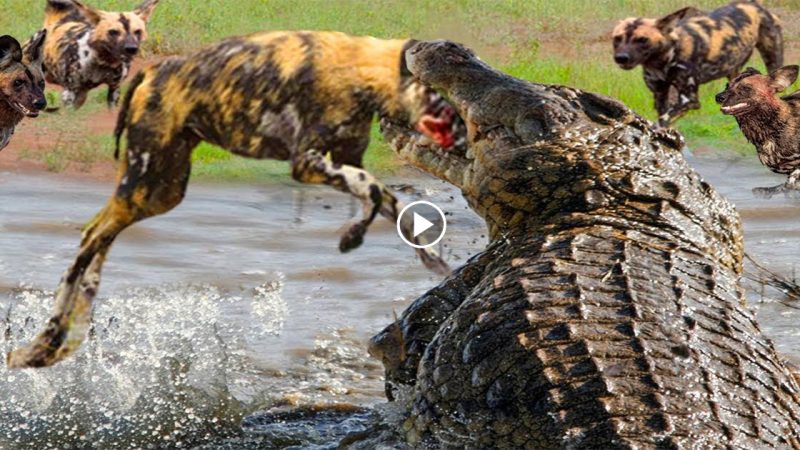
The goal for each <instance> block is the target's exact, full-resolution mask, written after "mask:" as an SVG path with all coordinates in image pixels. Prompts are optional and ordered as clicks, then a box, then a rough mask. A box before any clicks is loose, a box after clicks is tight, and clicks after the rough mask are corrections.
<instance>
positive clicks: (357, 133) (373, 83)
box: [9, 31, 454, 367]
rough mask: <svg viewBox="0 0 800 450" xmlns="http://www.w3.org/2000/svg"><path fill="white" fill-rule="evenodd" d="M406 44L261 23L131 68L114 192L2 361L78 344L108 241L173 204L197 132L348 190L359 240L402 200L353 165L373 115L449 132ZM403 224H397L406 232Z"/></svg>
mask: <svg viewBox="0 0 800 450" xmlns="http://www.w3.org/2000/svg"><path fill="white" fill-rule="evenodd" d="M412 43H413V41H407V40H381V39H375V38H370V37H353V36H348V35H346V34H342V33H335V32H280V31H275V32H263V33H257V34H252V35H249V36H244V37H237V38H231V39H227V40H225V41H223V42H221V43H219V44H217V45H214V46H211V47H209V48H206V49H204V50H200V51H199V52H197V53H195V54H193V55H190V56H186V57H173V58H169V59H166V60H164V61H162V62H160V63H158V64H156V65H154V66H151V67H149V68H147V69H144V70H143V71H142V72H140V73H139V74H138V75H137V76H136V77H135V78H134V80H133V82H132V86H131V88H130V90H129V92H128V94H127V95H126V97H125V100H124V101H123V104H122V109H121V111H120V115H119V124H118V126H117V129H116V135H117V137H118V139H119V138H120V137H121V136H122V135H123V134H124V131H125V130H127V149H126V151H124V152H122V153H121V154H120V157H121V158H122V163H121V164H120V168H119V174H118V186H117V189H116V192H115V193H114V195H113V197H112V198H111V199H110V201H109V202H108V204H107V205H106V207H105V208H104V209H103V210H102V211H101V212H100V213H99V214H98V215H97V216H96V217H95V218H94V219H93V220H92V221H91V223H90V224H89V225H88V226H87V227H86V229H85V231H84V234H83V240H82V243H81V249H80V253H79V254H78V256H77V258H76V260H75V263H74V264H73V265H72V267H70V268H69V269H68V270H67V272H66V273H65V275H64V278H63V279H62V283H61V286H60V287H59V289H58V294H57V299H56V310H55V314H54V316H53V317H52V319H51V320H50V322H49V325H48V327H47V329H46V330H45V331H44V332H43V333H42V334H41V335H39V336H38V337H37V338H36V340H35V341H34V342H33V343H32V344H31V345H30V346H28V347H27V348H24V349H20V350H17V351H15V352H13V353H11V354H10V355H9V365H10V366H11V367H29V366H43V365H50V364H53V363H55V362H57V361H59V360H60V359H62V358H64V357H65V356H67V355H68V354H70V353H71V352H72V351H74V350H75V349H76V348H77V347H78V345H80V342H81V341H82V340H83V338H84V335H85V331H86V327H87V325H88V318H89V312H90V310H91V303H92V300H93V298H94V296H95V294H96V292H97V288H98V284H99V282H100V269H101V267H102V264H103V261H104V260H105V257H106V254H107V252H108V250H109V248H110V247H111V244H112V242H113V241H114V239H115V238H116V237H117V236H118V235H119V233H121V232H122V231H123V230H124V229H126V228H127V227H128V226H130V225H131V224H133V223H134V222H137V221H139V220H142V219H145V218H147V217H150V216H154V215H157V214H163V213H165V212H167V211H169V210H170V209H172V208H174V207H175V206H177V205H178V204H179V203H180V202H181V200H182V199H183V196H184V193H185V191H186V186H187V183H188V181H189V173H190V169H191V154H192V150H193V149H194V148H195V146H197V145H198V144H199V143H200V142H201V141H206V142H209V143H212V144H215V145H217V146H219V147H222V148H225V149H227V150H229V151H231V152H233V153H236V154H238V155H242V156H246V157H250V158H258V159H263V158H269V159H278V160H287V161H290V162H291V168H292V176H293V177H294V178H295V179H296V180H298V181H301V182H304V183H320V184H327V185H330V186H333V187H334V188H336V189H339V190H341V191H344V192H347V193H349V194H351V195H353V196H355V197H356V198H358V199H359V200H360V201H361V202H362V204H363V214H364V217H363V220H361V221H360V222H358V223H356V224H355V225H353V226H352V227H350V229H349V230H348V231H347V232H346V233H345V234H344V235H343V236H342V239H341V242H340V249H341V250H342V251H348V250H351V249H354V248H356V247H358V246H359V245H360V244H361V243H362V240H363V237H364V234H365V233H366V231H367V227H368V226H369V225H370V224H371V223H372V221H373V219H374V218H375V217H376V216H377V215H378V214H381V215H383V216H384V217H386V218H388V219H389V220H391V221H392V222H395V221H396V220H397V219H398V214H399V212H400V211H401V209H402V206H401V205H400V204H399V202H398V200H397V199H396V198H395V196H394V195H393V194H392V192H391V191H389V190H388V189H387V188H386V187H385V186H384V185H383V184H382V183H381V182H379V181H378V180H377V179H375V177H373V176H372V175H371V174H369V173H368V172H367V171H365V170H363V169H362V168H361V166H362V157H363V155H364V152H365V150H366V149H367V144H368V143H369V136H370V125H371V123H372V120H373V118H374V117H375V115H376V114H377V115H379V116H380V117H387V118H391V119H392V120H394V121H402V122H405V123H406V124H408V125H410V126H414V125H416V126H417V127H418V129H421V131H423V132H425V133H426V134H427V135H428V136H430V137H431V138H432V139H433V140H434V141H435V142H437V143H438V144H440V145H445V146H446V145H448V144H452V143H453V141H454V139H453V137H452V136H450V135H448V134H447V133H445V135H442V131H443V130H445V128H446V127H445V126H444V125H446V124H447V123H448V122H447V121H448V120H449V118H452V117H453V116H454V113H453V109H452V107H450V106H449V105H446V106H447V107H441V106H442V103H445V102H444V101H443V100H442V99H441V97H440V96H438V94H436V93H435V91H433V90H431V89H429V88H427V87H425V86H423V85H422V84H420V83H419V82H417V81H415V80H414V79H413V78H412V77H411V76H410V74H409V73H408V72H407V71H406V70H405V63H404V59H403V55H404V53H403V50H404V49H405V48H407V47H408V46H409V45H411V44H412ZM445 104H446V103H445ZM432 111H435V112H436V113H435V115H434V117H431V112H432ZM432 123H433V124H435V125H436V126H435V130H433V131H431V130H430V129H429V128H430V127H431V124H432ZM412 225H413V224H411V223H405V222H404V223H403V224H402V226H404V227H406V228H408V229H409V230H410V229H411V228H412ZM412 234H413V233H411V232H409V234H408V235H412ZM417 253H418V255H419V256H420V257H421V258H422V260H423V262H424V263H425V265H426V266H427V267H429V268H430V269H432V270H435V271H437V272H440V273H446V272H447V271H448V268H447V265H446V264H445V263H444V261H443V260H442V259H441V258H440V257H439V256H438V255H436V253H435V252H434V251H432V250H427V249H419V250H417Z"/></svg>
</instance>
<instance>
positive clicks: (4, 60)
mask: <svg viewBox="0 0 800 450" xmlns="http://www.w3.org/2000/svg"><path fill="white" fill-rule="evenodd" d="M46 33H47V32H46V31H40V32H38V33H36V35H35V36H34V37H33V38H32V39H31V41H30V45H28V46H27V47H26V48H25V50H24V51H23V49H22V47H21V46H20V44H19V42H18V41H17V40H16V39H14V38H13V37H11V36H2V37H0V150H3V149H4V148H5V147H6V146H7V145H8V143H9V141H11V136H12V135H13V134H14V128H15V127H16V126H17V124H19V123H20V122H21V121H22V119H23V118H24V117H37V116H38V115H39V111H41V110H43V109H44V108H45V107H46V106H47V100H46V99H45V97H44V74H43V73H42V44H43V43H44V39H45V34H46Z"/></svg>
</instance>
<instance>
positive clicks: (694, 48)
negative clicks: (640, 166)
mask: <svg viewBox="0 0 800 450" xmlns="http://www.w3.org/2000/svg"><path fill="white" fill-rule="evenodd" d="M613 41H614V61H616V63H617V64H618V65H619V66H620V67H622V68H623V69H625V70H630V69H633V68H634V67H636V66H637V65H640V64H641V65H642V67H643V68H644V80H645V83H646V84H647V87H648V88H649V89H650V90H651V91H652V92H653V94H654V95H655V107H656V111H658V116H659V117H658V123H659V125H661V126H669V125H670V124H671V123H672V122H673V121H675V120H676V119H678V118H679V117H680V116H682V115H683V114H685V113H686V112H687V111H689V110H690V109H699V108H700V101H699V99H698V95H697V90H698V87H699V86H700V85H701V84H703V83H706V82H709V81H712V80H716V79H718V78H722V77H728V79H732V78H733V77H734V76H736V75H737V74H738V73H739V71H740V70H741V69H742V67H743V66H744V64H745V63H746V62H747V60H748V59H750V55H751V54H752V53H753V49H758V52H759V53H760V54H761V57H762V58H763V59H764V63H765V64H766V65H767V68H768V69H769V70H770V71H772V70H775V69H777V68H778V67H781V66H782V65H783V37H782V34H781V26H780V23H779V21H778V18H777V17H776V16H775V15H773V14H772V13H770V12H769V11H767V10H766V8H764V7H763V6H762V5H761V3H760V2H759V1H747V0H737V1H734V2H731V3H730V4H728V5H726V6H723V7H721V8H719V9H715V10H714V11H711V12H709V13H704V12H702V11H699V10H697V9H695V8H691V7H690V8H683V9H681V10H679V11H676V12H674V13H672V14H669V15H667V16H665V17H662V18H660V19H644V18H634V17H631V18H627V19H625V20H623V21H621V22H620V23H619V24H618V25H617V27H616V28H614V32H613Z"/></svg>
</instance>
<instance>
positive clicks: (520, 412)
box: [370, 41, 800, 449]
mask: <svg viewBox="0 0 800 450" xmlns="http://www.w3.org/2000/svg"><path fill="white" fill-rule="evenodd" d="M406 57H407V64H408V68H409V69H410V71H411V73H412V74H413V75H414V76H415V77H416V78H417V79H419V80H420V81H421V82H423V83H424V84H426V85H429V86H431V87H433V88H435V89H437V90H438V91H439V92H440V93H442V94H443V95H444V96H445V97H446V98H448V99H449V101H450V103H451V104H452V105H454V106H455V108H456V110H457V112H458V114H459V115H460V116H461V118H462V119H463V120H464V121H465V122H466V126H467V134H468V142H467V146H466V149H465V150H463V151H453V150H451V151H448V150H445V149H443V148H441V147H438V146H436V145H435V144H434V143H432V142H431V141H430V140H428V139H425V138H424V137H423V136H421V135H419V134H418V133H416V132H414V130H410V129H408V128H407V127H405V126H401V125H400V124H395V123H392V122H390V121H388V120H384V121H383V123H382V128H383V132H384V134H385V136H386V137H387V139H388V140H389V141H390V142H391V145H392V147H393V148H394V149H395V151H397V152H398V153H399V155H401V156H402V157H403V158H404V159H405V160H406V161H408V162H410V163H411V164H412V165H414V166H416V167H418V168H420V169H422V170H424V171H427V172H428V173H430V174H432V175H435V176H438V177H440V178H442V179H444V180H446V181H448V182H450V183H452V184H453V185H455V186H457V187H458V188H460V189H461V190H462V193H463V195H464V196H465V198H466V200H467V202H468V203H469V205H470V206H471V208H472V209H473V210H474V211H475V212H476V213H477V214H478V215H480V216H481V217H482V218H483V219H484V220H485V222H486V224H487V227H488V230H489V244H488V246H487V248H486V249H485V250H484V251H483V252H482V253H479V254H478V255H476V256H474V257H473V258H472V259H471V260H469V261H468V262H467V263H466V264H465V265H464V266H463V267H461V268H460V269H458V270H456V271H455V272H454V273H453V274H451V275H450V276H449V277H448V278H446V279H445V280H444V281H443V282H442V283H441V284H440V285H439V286H437V287H435V288H433V289H432V290H430V291H429V292H428V293H426V294H425V295H423V296H422V297H420V298H419V299H417V300H416V301H415V302H414V303H413V304H412V305H411V306H410V307H409V308H408V309H407V310H406V311H404V312H403V314H402V315H401V316H400V317H399V318H398V319H396V320H395V322H394V323H392V324H391V325H389V326H388V327H387V328H386V329H384V330H383V331H382V332H381V333H379V334H378V335H376V336H375V337H374V338H373V339H372V341H371V343H370V352H371V354H372V355H373V356H375V357H377V358H379V359H382V361H383V364H384V367H385V369H386V384H387V394H388V395H389V396H390V400H391V397H397V398H398V401H401V400H402V401H403V402H404V403H402V404H401V405H403V406H405V409H404V410H405V411H407V417H406V418H405V421H404V422H403V423H402V426H400V427H398V429H399V433H400V434H402V438H403V439H404V440H405V441H406V442H407V443H408V444H410V445H411V446H412V447H416V448H431V449H439V448H441V449H462V448H468V449H488V448H493V449H512V448H514V449H516V448H521V449H523V448H524V449H683V448H692V449H709V448H725V449H734V448H736V449H756V448H758V449H762V448H800V387H798V383H797V381H796V380H795V378H794V374H793V373H792V371H791V370H790V369H789V368H788V367H787V365H786V363H785V362H784V360H783V359H782V358H781V357H780V356H779V355H778V354H777V352H776V350H775V348H774V346H773V343H772V342H771V341H770V340H769V339H768V338H766V337H765V336H764V335H763V334H762V333H761V331H760V329H759V325H758V323H757V322H756V319H755V317H754V314H753V312H752V311H751V310H750V309H749V308H748V306H747V305H746V302H745V298H744V290H743V288H742V287H741V285H740V278H741V276H742V266H743V256H744V245H743V237H742V226H741V221H740V218H739V216H738V214H737V212H736V210H735V209H734V207H733V205H732V204H731V203H729V202H728V201H727V200H725V199H724V198H723V197H722V196H720V195H719V194H718V193H717V192H716V190H715V189H714V188H713V187H712V186H711V185H709V184H708V183H706V182H705V181H703V180H702V179H701V177H700V176H699V175H698V174H697V173H696V172H695V171H693V170H692V169H691V168H690V167H689V165H688V164H687V162H686V160H685V159H684V157H683V154H682V152H681V149H682V147H683V144H684V143H683V138H682V137H681V135H680V134H678V133H677V132H675V131H674V130H672V129H663V128H658V127H656V126H655V125H654V124H653V123H652V122H650V121H648V120H646V119H644V118H642V117H640V116H638V115H636V114H635V113H633V112H632V111H631V110H630V109H628V108H627V107H626V106H625V105H623V104H622V103H620V102H618V101H616V100H614V99H611V98H608V97H605V96H602V95H598V94H594V93H590V92H585V91H582V90H579V89H574V88H571V87H566V86H555V85H544V84H536V83H532V82H527V81H524V80H520V79H517V78H514V77H512V76H509V75H507V74H504V73H502V72H500V71H497V70H495V69H493V68H492V67H490V66H489V65H488V64H486V63H484V62H483V61H481V60H480V59H479V58H478V57H477V56H476V55H475V54H474V53H473V52H472V51H471V50H469V49H467V48H466V47H463V46H461V45H459V44H456V43H453V42H449V41H430V42H421V43H419V44H416V45H415V46H414V47H412V48H410V49H409V50H408V51H407V53H406ZM399 392H402V393H404V394H405V395H403V396H399V395H395V394H397V393H399Z"/></svg>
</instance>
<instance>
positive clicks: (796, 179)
mask: <svg viewBox="0 0 800 450" xmlns="http://www.w3.org/2000/svg"><path fill="white" fill-rule="evenodd" d="M798 191H800V169H795V170H794V171H793V172H792V173H791V174H789V179H788V180H786V182H785V183H783V184H779V185H777V186H772V187H757V188H753V195H755V196H756V197H759V198H765V199H769V198H772V197H773V196H775V195H778V194H786V195H789V194H790V193H794V195H795V196H796V195H798V194H800V192H798Z"/></svg>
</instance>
